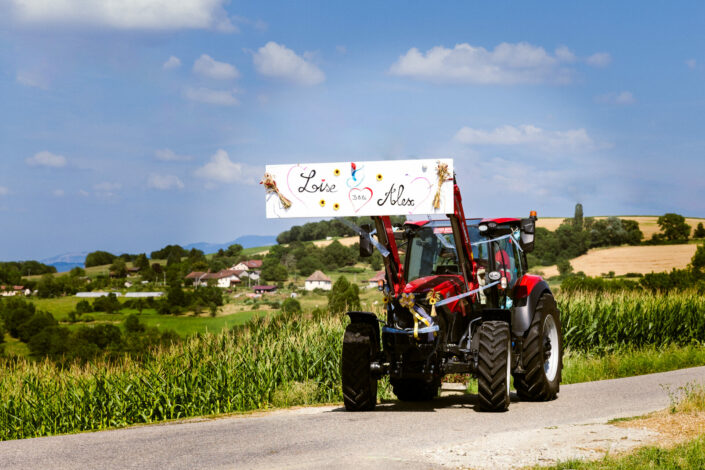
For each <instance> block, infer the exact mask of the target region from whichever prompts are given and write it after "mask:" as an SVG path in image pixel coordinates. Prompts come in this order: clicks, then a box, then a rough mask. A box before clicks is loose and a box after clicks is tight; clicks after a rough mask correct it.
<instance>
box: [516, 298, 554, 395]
mask: <svg viewBox="0 0 705 470" xmlns="http://www.w3.org/2000/svg"><path fill="white" fill-rule="evenodd" d="M522 359H523V362H524V364H523V367H524V370H525V371H526V372H524V373H522V374H514V388H516V390H517V395H519V398H521V399H524V400H531V401H548V400H553V399H554V398H556V395H557V394H558V390H559V388H560V383H561V372H562V370H563V335H562V333H561V318H560V313H559V312H558V307H557V306H556V301H555V299H554V298H553V296H552V295H551V294H548V293H546V294H543V295H542V296H541V297H540V298H539V301H538V303H537V304H536V312H535V313H534V318H533V319H532V321H531V326H530V327H529V331H528V332H527V334H526V337H525V338H524V343H523V351H522Z"/></svg>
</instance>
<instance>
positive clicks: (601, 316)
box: [0, 292, 705, 440]
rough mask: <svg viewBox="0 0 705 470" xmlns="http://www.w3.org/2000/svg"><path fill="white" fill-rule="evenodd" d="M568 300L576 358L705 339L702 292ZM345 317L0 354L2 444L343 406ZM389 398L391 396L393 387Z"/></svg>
mask: <svg viewBox="0 0 705 470" xmlns="http://www.w3.org/2000/svg"><path fill="white" fill-rule="evenodd" d="M558 298H559V307H560V309H561V319H562V323H563V331H564V335H565V346H566V348H567V349H570V350H573V351H591V352H595V351H597V352H600V351H602V352H608V351H610V350H611V349H619V348H630V347H643V346H663V345H667V344H679V345H683V344H700V343H701V342H702V341H703V339H705V299H703V298H702V297H699V296H698V295H697V294H695V293H688V292H685V293H679V294H671V295H666V296H652V295H650V294H646V293H623V294H622V293H618V294H605V295H600V296H594V295H589V294H580V293H578V294H573V295H571V296H570V297H568V298H561V297H560V296H558ZM346 323H347V320H346V319H344V318H338V317H328V318H323V319H314V318H311V316H310V315H304V316H303V317H300V318H294V317H292V316H286V315H280V316H277V317H273V318H260V319H254V320H253V321H252V322H250V323H249V324H248V325H247V326H246V327H244V328H238V329H236V330H233V331H230V332H223V333H220V334H202V335H197V336H193V337H191V338H190V339H189V340H187V341H185V342H183V343H182V344H179V345H175V346H172V347H170V348H165V349H161V350H157V351H154V353H153V354H152V355H150V356H148V357H147V358H145V359H142V360H140V361H137V360H134V359H131V358H129V357H125V358H123V359H121V360H119V361H117V362H112V363H107V362H100V361H98V362H95V363H92V364H87V365H74V366H71V367H67V368H63V369H60V368H58V367H57V366H56V365H55V364H54V363H52V362H49V361H43V362H35V361H31V360H23V359H0V440H8V439H21V438H27V437H36V436H47V435H53V434H62V433H69V432H78V431H86V430H98V429H105V428H111V427H121V426H126V425H130V424H136V423H151V422H158V421H163V420H169V419H176V418H185V417H191V416H203V415H213V414H222V413H233V412H244V411H249V410H256V409H263V408H271V407H279V406H290V405H301V404H314V403H331V402H340V401H342V394H341V391H340V368H339V364H340V354H341V348H342V344H341V341H342V336H343V331H344V329H345V325H346ZM380 393H381V395H382V396H383V397H388V396H391V395H390V392H389V387H388V384H387V382H385V381H383V383H382V384H381V390H380Z"/></svg>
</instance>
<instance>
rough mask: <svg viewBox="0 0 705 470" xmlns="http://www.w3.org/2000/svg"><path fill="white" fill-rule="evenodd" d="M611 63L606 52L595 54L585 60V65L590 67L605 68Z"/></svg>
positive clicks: (609, 56)
mask: <svg viewBox="0 0 705 470" xmlns="http://www.w3.org/2000/svg"><path fill="white" fill-rule="evenodd" d="M611 62H612V56H611V55H609V54H608V53H606V52H597V53H595V54H593V55H591V56H590V57H588V58H587V59H585V63H587V64H588V65H590V66H592V67H607V66H608V65H609V64H610V63H611Z"/></svg>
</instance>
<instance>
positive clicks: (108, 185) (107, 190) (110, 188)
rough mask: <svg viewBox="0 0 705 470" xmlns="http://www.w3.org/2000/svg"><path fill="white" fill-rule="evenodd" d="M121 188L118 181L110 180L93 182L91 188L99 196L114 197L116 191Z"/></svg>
mask: <svg viewBox="0 0 705 470" xmlns="http://www.w3.org/2000/svg"><path fill="white" fill-rule="evenodd" d="M120 188H122V185H121V184H120V183H114V182H110V181H103V182H102V183H98V184H94V185H93V190H94V191H95V194H96V195H97V196H99V197H105V198H111V197H115V196H116V195H117V194H116V193H117V191H118V190H119V189H120Z"/></svg>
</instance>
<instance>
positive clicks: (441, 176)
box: [433, 162, 449, 209]
mask: <svg viewBox="0 0 705 470" xmlns="http://www.w3.org/2000/svg"><path fill="white" fill-rule="evenodd" d="M436 173H437V174H438V189H436V195H435V196H433V208H434V209H439V208H440V207H441V186H443V183H445V182H446V180H447V179H448V175H449V171H448V164H447V163H441V162H438V167H437V168H436Z"/></svg>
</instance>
